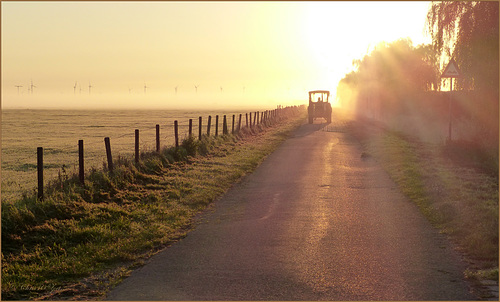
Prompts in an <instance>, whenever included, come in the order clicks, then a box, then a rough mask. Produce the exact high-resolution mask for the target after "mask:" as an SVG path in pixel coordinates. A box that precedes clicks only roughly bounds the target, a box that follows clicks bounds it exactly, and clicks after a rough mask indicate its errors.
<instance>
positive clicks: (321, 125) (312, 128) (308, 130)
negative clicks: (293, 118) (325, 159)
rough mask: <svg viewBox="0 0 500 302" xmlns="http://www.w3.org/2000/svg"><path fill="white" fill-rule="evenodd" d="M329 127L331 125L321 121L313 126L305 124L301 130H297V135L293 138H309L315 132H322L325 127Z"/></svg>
mask: <svg viewBox="0 0 500 302" xmlns="http://www.w3.org/2000/svg"><path fill="white" fill-rule="evenodd" d="M328 125H330V124H329V123H324V122H319V121H318V122H315V123H313V124H304V125H302V126H301V127H300V128H299V129H297V130H296V131H295V133H293V135H292V138H293V137H304V136H308V135H310V134H312V133H314V132H317V131H320V130H321V129H323V128H324V127H326V126H328Z"/></svg>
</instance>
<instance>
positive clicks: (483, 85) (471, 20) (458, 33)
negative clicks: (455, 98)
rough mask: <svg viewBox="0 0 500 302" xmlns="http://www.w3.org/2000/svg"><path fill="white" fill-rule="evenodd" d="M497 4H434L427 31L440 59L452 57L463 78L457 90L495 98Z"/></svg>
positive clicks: (497, 53) (460, 2) (497, 55)
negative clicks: (460, 89) (472, 91)
mask: <svg viewBox="0 0 500 302" xmlns="http://www.w3.org/2000/svg"><path fill="white" fill-rule="evenodd" d="M498 7H499V4H498V2H496V1H495V2H492V1H475V2H470V1H442V2H433V3H432V6H431V8H430V9H429V12H428V14H427V29H428V32H429V33H430V35H431V37H432V41H433V47H434V49H435V50H436V51H437V52H438V53H440V54H441V58H443V59H445V58H448V59H449V58H450V57H453V58H455V60H456V61H457V63H458V65H459V67H460V69H461V71H462V73H463V75H464V77H463V78H462V79H461V80H460V81H458V82H457V84H458V87H460V88H462V89H467V90H478V91H482V92H483V93H488V94H490V93H492V94H493V95H497V97H498V80H499V76H498V70H499V64H498V57H499V50H498V44H499V33H498V27H499V26H498Z"/></svg>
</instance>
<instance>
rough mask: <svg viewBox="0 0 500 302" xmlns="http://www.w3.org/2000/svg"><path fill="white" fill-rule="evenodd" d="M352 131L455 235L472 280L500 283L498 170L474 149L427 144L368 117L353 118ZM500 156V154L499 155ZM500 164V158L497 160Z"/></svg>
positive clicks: (413, 197) (420, 204)
mask: <svg viewBox="0 0 500 302" xmlns="http://www.w3.org/2000/svg"><path fill="white" fill-rule="evenodd" d="M349 129H350V132H351V133H352V134H353V135H354V136H355V137H357V138H358V139H359V140H360V142H361V143H362V145H363V146H364V148H365V153H364V154H365V156H373V158H375V159H376V160H377V161H378V162H380V163H381V165H382V166H383V167H384V169H385V170H386V171H387V172H388V174H389V175H390V177H391V178H392V179H393V180H394V182H395V183H396V184H397V185H398V187H399V188H400V189H401V191H402V192H403V193H404V194H405V195H406V196H407V197H408V198H409V199H410V200H412V201H413V202H414V203H415V204H416V205H417V206H418V207H419V209H420V211H421V212H422V213H423V215H425V217H426V218H427V219H428V220H429V221H430V222H431V223H432V224H433V225H434V226H435V227H437V228H438V229H439V230H440V231H441V232H443V233H445V234H447V235H449V237H450V239H451V240H452V241H453V242H455V243H456V245H457V246H458V249H460V250H461V252H463V254H464V255H465V257H466V259H467V260H468V262H469V268H468V269H467V271H466V272H464V275H465V277H468V278H476V279H478V278H479V279H480V278H486V279H492V280H496V281H498V253H499V249H498V228H499V225H498V211H499V209H498V174H495V173H492V172H491V171H498V168H497V167H496V168H495V167H489V168H488V169H480V168H478V167H482V168H484V166H485V162H484V161H481V162H480V163H475V161H476V159H477V157H474V156H468V155H470V154H471V153H470V152H468V153H466V152H463V153H461V154H460V156H459V158H460V159H461V160H460V162H457V161H456V160H454V158H457V154H456V153H457V152H459V150H457V149H455V150H454V151H453V152H454V154H453V156H450V153H449V152H450V145H447V146H438V145H431V144H425V143H422V142H420V141H418V140H417V139H415V138H413V137H410V136H407V135H404V134H401V133H398V132H394V131H389V130H387V129H385V128H383V127H381V126H380V125H377V124H375V123H371V122H367V121H355V122H352V123H351V125H350V127H349ZM497 156H498V155H497ZM496 162H498V158H497V159H496Z"/></svg>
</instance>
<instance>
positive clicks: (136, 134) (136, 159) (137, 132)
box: [135, 129, 139, 163]
mask: <svg viewBox="0 0 500 302" xmlns="http://www.w3.org/2000/svg"><path fill="white" fill-rule="evenodd" d="M135 162H136V163H138V162H139V129H135Z"/></svg>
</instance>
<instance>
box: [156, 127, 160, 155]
mask: <svg viewBox="0 0 500 302" xmlns="http://www.w3.org/2000/svg"><path fill="white" fill-rule="evenodd" d="M156 152H160V125H158V124H157V125H156Z"/></svg>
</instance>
